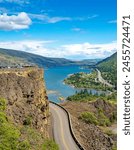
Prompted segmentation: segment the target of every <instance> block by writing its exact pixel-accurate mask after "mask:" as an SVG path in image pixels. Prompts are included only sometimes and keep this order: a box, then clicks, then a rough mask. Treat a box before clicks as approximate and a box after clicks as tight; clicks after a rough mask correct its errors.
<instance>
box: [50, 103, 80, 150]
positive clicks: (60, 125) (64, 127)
mask: <svg viewBox="0 0 134 150" xmlns="http://www.w3.org/2000/svg"><path fill="white" fill-rule="evenodd" d="M49 107H50V112H51V113H52V119H53V134H54V140H55V142H56V143H57V144H58V145H59V147H60V150H80V149H79V147H78V146H77V144H76V143H75V141H74V139H73V138H72V135H71V133H70V130H69V122H68V117H67V114H66V112H65V111H64V110H63V109H62V108H60V107H58V106H57V105H55V104H52V103H50V104H49Z"/></svg>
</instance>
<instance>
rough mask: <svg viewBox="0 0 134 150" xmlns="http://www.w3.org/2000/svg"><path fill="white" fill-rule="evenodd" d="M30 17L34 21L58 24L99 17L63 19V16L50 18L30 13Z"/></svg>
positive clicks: (45, 15)
mask: <svg viewBox="0 0 134 150" xmlns="http://www.w3.org/2000/svg"><path fill="white" fill-rule="evenodd" d="M29 16H30V17H31V18H32V19H37V20H40V21H44V22H46V23H57V22H61V21H73V20H76V21H85V20H90V19H93V18H96V17H98V15H92V16H88V17H74V18H71V17H62V16H55V17H50V16H48V14H30V13H29Z"/></svg>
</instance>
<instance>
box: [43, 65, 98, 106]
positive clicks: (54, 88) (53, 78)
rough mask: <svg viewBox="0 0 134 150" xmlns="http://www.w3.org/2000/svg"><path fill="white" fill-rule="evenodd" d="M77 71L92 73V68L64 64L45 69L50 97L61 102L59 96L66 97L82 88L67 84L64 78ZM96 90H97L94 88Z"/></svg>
mask: <svg viewBox="0 0 134 150" xmlns="http://www.w3.org/2000/svg"><path fill="white" fill-rule="evenodd" d="M77 72H87V73H91V69H81V68H80V67H79V66H62V67H53V68H48V69H45V72H44V78H45V84H46V88H47V90H48V98H49V100H51V101H54V102H56V103H58V102H60V100H59V97H63V98H66V97H68V96H70V95H73V94H75V92H76V91H79V90H80V89H76V88H73V87H71V86H69V85H65V84H64V83H63V80H64V79H65V78H67V76H68V75H70V74H73V73H77ZM92 91H93V92H96V90H93V89H92Z"/></svg>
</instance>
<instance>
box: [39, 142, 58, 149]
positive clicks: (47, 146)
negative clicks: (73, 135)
mask: <svg viewBox="0 0 134 150" xmlns="http://www.w3.org/2000/svg"><path fill="white" fill-rule="evenodd" d="M42 150H59V147H58V145H57V144H56V143H55V142H54V141H52V140H46V141H45V142H44V144H43V145H42Z"/></svg>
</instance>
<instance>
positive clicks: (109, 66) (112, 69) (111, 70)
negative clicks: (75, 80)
mask: <svg viewBox="0 0 134 150" xmlns="http://www.w3.org/2000/svg"><path fill="white" fill-rule="evenodd" d="M96 67H97V68H98V69H99V70H100V71H101V72H102V76H103V77H104V79H106V80H108V81H110V83H111V84H113V85H116V82H117V53H114V54H113V55H112V56H110V57H108V58H106V59H104V60H102V61H100V62H99V63H97V65H96Z"/></svg>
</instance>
